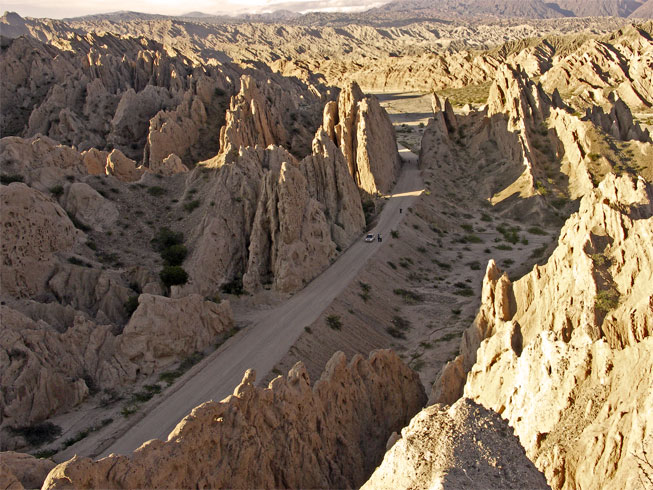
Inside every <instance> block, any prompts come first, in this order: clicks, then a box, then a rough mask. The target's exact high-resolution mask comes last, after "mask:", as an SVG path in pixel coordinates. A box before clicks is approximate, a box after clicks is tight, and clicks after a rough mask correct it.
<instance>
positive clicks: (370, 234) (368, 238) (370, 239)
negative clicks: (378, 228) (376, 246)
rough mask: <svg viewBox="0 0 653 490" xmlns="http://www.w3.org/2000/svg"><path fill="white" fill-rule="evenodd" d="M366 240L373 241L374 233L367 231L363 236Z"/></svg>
mask: <svg viewBox="0 0 653 490" xmlns="http://www.w3.org/2000/svg"><path fill="white" fill-rule="evenodd" d="M365 241H366V242H373V241H374V235H373V234H372V233H368V234H367V236H366V237H365Z"/></svg>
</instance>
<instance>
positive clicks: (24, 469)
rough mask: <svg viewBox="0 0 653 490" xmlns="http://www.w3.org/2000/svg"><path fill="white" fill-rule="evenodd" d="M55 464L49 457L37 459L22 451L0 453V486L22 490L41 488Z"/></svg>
mask: <svg viewBox="0 0 653 490" xmlns="http://www.w3.org/2000/svg"><path fill="white" fill-rule="evenodd" d="M54 467H55V464H54V463H53V462H52V461H50V460H49V459H37V458H35V457H34V456H30V455H29V454H24V453H15V452H11V451H8V452H3V453H0V488H3V489H6V490H23V489H24V488H41V485H43V482H44V481H45V477H46V476H47V475H48V473H49V472H50V470H52V468H54Z"/></svg>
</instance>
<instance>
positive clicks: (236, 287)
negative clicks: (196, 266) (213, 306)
mask: <svg viewBox="0 0 653 490" xmlns="http://www.w3.org/2000/svg"><path fill="white" fill-rule="evenodd" d="M220 291H222V292H223V293H225V294H234V295H236V296H240V295H241V294H244V293H245V290H244V289H243V278H242V277H240V276H237V277H234V278H233V280H231V281H230V282H228V283H225V284H223V285H222V286H221V287H220Z"/></svg>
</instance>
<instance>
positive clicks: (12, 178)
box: [0, 174, 25, 185]
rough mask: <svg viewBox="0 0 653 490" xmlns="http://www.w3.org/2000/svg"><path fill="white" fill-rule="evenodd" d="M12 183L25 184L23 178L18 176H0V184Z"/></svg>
mask: <svg viewBox="0 0 653 490" xmlns="http://www.w3.org/2000/svg"><path fill="white" fill-rule="evenodd" d="M12 182H25V177H23V176H22V175H19V174H2V175H0V184H4V185H9V184H11V183H12Z"/></svg>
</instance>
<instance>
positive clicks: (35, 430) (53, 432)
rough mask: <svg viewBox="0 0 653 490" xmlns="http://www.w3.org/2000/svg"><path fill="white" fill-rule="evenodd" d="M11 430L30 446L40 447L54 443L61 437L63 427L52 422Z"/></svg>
mask: <svg viewBox="0 0 653 490" xmlns="http://www.w3.org/2000/svg"><path fill="white" fill-rule="evenodd" d="M9 430H10V431H11V432H12V433H13V434H15V435H17V436H22V437H23V438H24V439H25V441H27V444H29V445H30V446H40V445H42V444H45V443H48V442H52V441H54V440H55V439H56V438H57V437H59V435H61V427H59V426H58V425H54V424H53V423H52V422H41V423H38V424H33V425H25V426H22V427H13V428H11V429H9Z"/></svg>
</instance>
